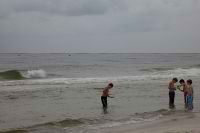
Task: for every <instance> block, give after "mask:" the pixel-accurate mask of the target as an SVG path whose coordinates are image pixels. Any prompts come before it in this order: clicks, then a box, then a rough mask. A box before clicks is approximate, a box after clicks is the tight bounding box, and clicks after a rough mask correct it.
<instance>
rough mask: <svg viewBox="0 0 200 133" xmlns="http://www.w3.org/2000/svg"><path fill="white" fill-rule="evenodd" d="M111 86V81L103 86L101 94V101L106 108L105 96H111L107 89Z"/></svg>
mask: <svg viewBox="0 0 200 133" xmlns="http://www.w3.org/2000/svg"><path fill="white" fill-rule="evenodd" d="M111 88H113V83H109V84H108V86H107V87H105V88H104V90H103V93H102V95H101V102H102V105H103V107H104V108H107V106H108V104H107V97H110V98H113V97H111V96H110V95H109V90H110V89H111Z"/></svg>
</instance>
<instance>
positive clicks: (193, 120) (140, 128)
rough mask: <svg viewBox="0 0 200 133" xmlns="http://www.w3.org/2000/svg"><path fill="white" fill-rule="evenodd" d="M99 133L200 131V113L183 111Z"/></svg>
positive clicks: (191, 132) (103, 130) (189, 132)
mask: <svg viewBox="0 0 200 133" xmlns="http://www.w3.org/2000/svg"><path fill="white" fill-rule="evenodd" d="M97 132H98V133H100V132H101V133H200V113H194V112H184V113H183V112H182V113H180V114H179V113H175V114H173V115H169V116H167V115H166V116H164V117H163V118H161V119H159V120H156V121H151V122H143V123H137V124H129V125H122V126H118V127H112V128H105V129H100V130H99V131H97Z"/></svg>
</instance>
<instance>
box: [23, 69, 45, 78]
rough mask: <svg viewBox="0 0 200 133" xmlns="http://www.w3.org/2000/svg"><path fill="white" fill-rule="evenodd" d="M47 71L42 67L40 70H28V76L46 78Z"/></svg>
mask: <svg viewBox="0 0 200 133" xmlns="http://www.w3.org/2000/svg"><path fill="white" fill-rule="evenodd" d="M46 76H47V74H46V71H44V70H42V69H38V70H28V71H27V75H26V78H46Z"/></svg>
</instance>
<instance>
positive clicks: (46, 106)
mask: <svg viewBox="0 0 200 133" xmlns="http://www.w3.org/2000/svg"><path fill="white" fill-rule="evenodd" d="M0 55H1V56H0V64H1V66H0V71H6V70H11V69H16V70H19V71H20V72H21V73H22V74H23V75H24V76H25V77H26V76H27V74H29V76H28V77H27V79H25V80H17V81H15V80H12V81H0V107H1V111H0V131H8V130H13V131H14V130H16V129H22V131H23V132H24V130H25V131H28V132H72V133H78V132H86V131H87V130H88V129H91V128H92V129H93V130H95V129H97V128H104V127H110V126H118V125H121V124H128V123H135V122H141V121H151V120H155V119H159V118H160V117H162V115H163V111H164V112H165V111H168V90H167V84H168V82H169V81H170V80H171V78H173V77H175V76H176V77H178V78H185V79H188V78H191V79H193V82H194V84H193V86H194V89H195V99H194V107H195V108H194V111H195V112H198V111H199V110H200V107H199V102H200V98H199V97H198V96H199V88H198V82H199V81H200V78H199V76H200V66H199V64H200V54H71V56H68V55H67V54H20V55H19V54H0ZM38 70H39V71H38ZM31 74H32V75H33V76H31ZM40 74H41V76H40ZM35 75H36V76H35ZM45 76H46V77H45ZM108 82H113V83H114V88H113V89H112V90H111V94H112V95H113V96H115V98H113V99H108V102H109V107H108V109H107V110H103V109H102V105H101V101H100V95H101V91H102V89H101V88H103V87H105V86H106V84H107V83H108ZM176 94H177V95H176V110H184V104H183V94H182V93H181V92H178V91H177V92H176ZM144 112H146V113H144Z"/></svg>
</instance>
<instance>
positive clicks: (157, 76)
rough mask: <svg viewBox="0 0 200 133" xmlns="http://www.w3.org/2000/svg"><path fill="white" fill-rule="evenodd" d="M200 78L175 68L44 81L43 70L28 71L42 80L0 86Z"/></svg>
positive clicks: (198, 72) (195, 72) (195, 70)
mask: <svg viewBox="0 0 200 133" xmlns="http://www.w3.org/2000/svg"><path fill="white" fill-rule="evenodd" d="M198 76H200V68H191V69H182V68H177V69H174V70H167V71H159V72H153V73H150V74H149V73H148V74H144V75H136V76H118V77H117V76H116V77H97V78H50V79H45V77H46V72H45V71H44V70H31V71H28V74H27V77H28V78H43V79H30V80H20V81H1V82H0V86H7V85H8V86H12V85H13V86H15V85H56V84H77V83H83V84H89V83H104V82H110V81H112V82H133V81H150V80H162V79H171V78H173V77H178V78H184V77H198Z"/></svg>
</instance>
